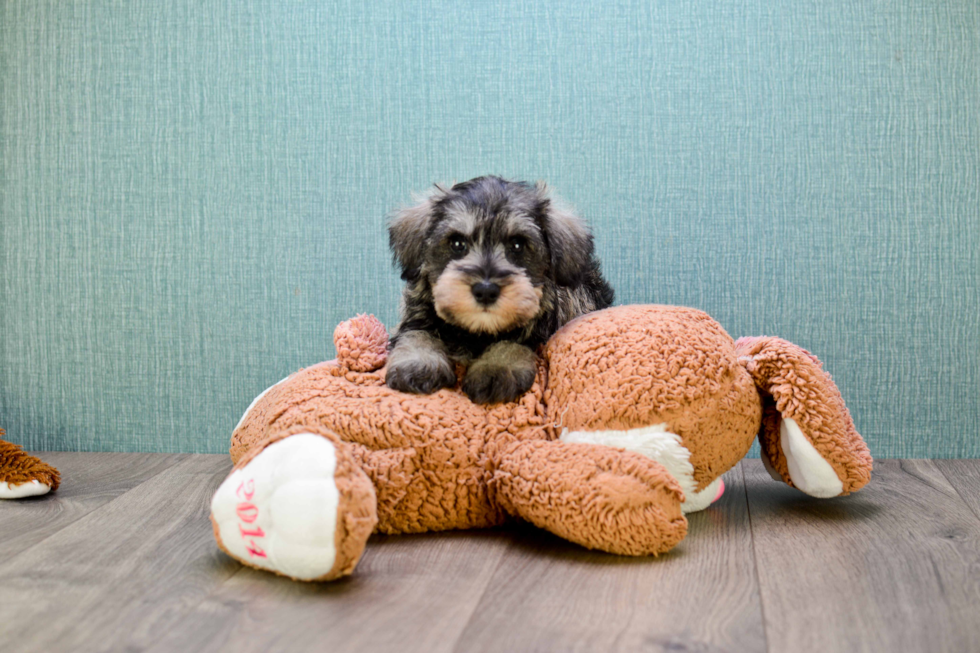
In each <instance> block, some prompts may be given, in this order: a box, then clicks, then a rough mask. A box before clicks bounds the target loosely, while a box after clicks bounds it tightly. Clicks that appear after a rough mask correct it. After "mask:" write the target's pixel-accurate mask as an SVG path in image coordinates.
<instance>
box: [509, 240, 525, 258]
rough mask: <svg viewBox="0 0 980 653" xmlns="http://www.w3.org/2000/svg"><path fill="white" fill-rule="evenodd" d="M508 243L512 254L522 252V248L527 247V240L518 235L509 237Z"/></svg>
mask: <svg viewBox="0 0 980 653" xmlns="http://www.w3.org/2000/svg"><path fill="white" fill-rule="evenodd" d="M508 244H509V246H510V251H511V252H513V253H514V254H523V253H524V250H526V249H527V241H526V240H524V239H523V238H521V237H520V236H515V237H514V238H511V239H510V243H508Z"/></svg>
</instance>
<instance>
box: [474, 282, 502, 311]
mask: <svg viewBox="0 0 980 653" xmlns="http://www.w3.org/2000/svg"><path fill="white" fill-rule="evenodd" d="M471 290H472V291H473V297H475V298H476V301H477V302H479V303H480V304H483V305H484V306H489V305H490V304H492V303H494V302H495V301H497V298H498V297H500V286H498V285H497V284H495V283H494V282H492V281H480V282H477V283H474V284H473V285H472V286H471Z"/></svg>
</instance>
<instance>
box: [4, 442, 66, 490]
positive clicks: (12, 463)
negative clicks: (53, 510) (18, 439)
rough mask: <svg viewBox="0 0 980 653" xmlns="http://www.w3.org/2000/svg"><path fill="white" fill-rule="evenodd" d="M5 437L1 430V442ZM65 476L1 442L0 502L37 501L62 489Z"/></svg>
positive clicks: (15, 447)
mask: <svg viewBox="0 0 980 653" xmlns="http://www.w3.org/2000/svg"><path fill="white" fill-rule="evenodd" d="M3 435H4V432H3V429H0V438H2V437H3ZM60 483H61V475H60V474H59V473H58V470H56V469H55V468H54V467H52V466H51V465H48V464H46V463H43V462H41V461H40V460H38V459H37V458H35V457H34V456H31V455H28V454H27V453H25V452H24V450H23V449H21V448H20V447H19V446H17V445H16V444H13V443H11V442H6V441H5V440H2V439H0V499H21V498H24V497H36V496H40V495H42V494H47V493H48V492H53V491H54V490H57V489H58V485H59V484H60Z"/></svg>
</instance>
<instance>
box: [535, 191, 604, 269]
mask: <svg viewBox="0 0 980 653" xmlns="http://www.w3.org/2000/svg"><path fill="white" fill-rule="evenodd" d="M536 187H537V190H538V195H539V197H540V198H541V202H542V209H543V213H544V231H545V235H546V237H547V239H548V249H549V250H550V253H551V257H550V259H551V271H552V274H553V276H554V280H555V283H557V284H558V285H560V286H570V287H574V286H577V285H579V284H581V283H582V282H583V281H584V280H585V278H586V276H587V275H588V274H589V270H591V269H592V265H593V264H592V257H593V252H594V251H595V248H594V246H593V244H592V233H591V232H590V231H589V228H588V226H587V225H586V224H585V222H584V221H583V220H582V219H581V218H580V217H578V216H577V215H576V214H575V212H574V211H573V210H572V209H571V207H569V206H568V205H566V204H565V203H564V202H562V201H561V200H560V199H559V198H557V197H555V196H554V195H553V194H552V193H551V189H549V188H548V186H547V185H546V184H545V183H544V182H540V181H539V182H538V183H537V184H536Z"/></svg>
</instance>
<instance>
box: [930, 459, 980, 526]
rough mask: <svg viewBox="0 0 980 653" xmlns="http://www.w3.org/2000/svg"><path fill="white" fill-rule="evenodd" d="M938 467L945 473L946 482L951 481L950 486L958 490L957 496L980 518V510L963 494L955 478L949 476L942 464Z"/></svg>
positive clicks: (937, 466)
mask: <svg viewBox="0 0 980 653" xmlns="http://www.w3.org/2000/svg"><path fill="white" fill-rule="evenodd" d="M978 465H980V461H978ZM936 469H938V470H939V473H940V474H942V475H943V478H945V479H946V482H947V483H949V484H950V486H951V487H952V488H953V491H954V492H956V496H957V497H958V498H959V500H960V501H962V502H963V503H964V504H965V505H966V507H967V509H968V510H969V511H970V512H972V513H973V515H974V516H975V517H976V518H977V519H978V520H980V511H978V510H976V509H974V507H973V505H972V503H971V502H970V501H968V500H967V498H966V497H965V496H963V493H962V492H961V491H960V487H959V485H957V484H956V483H955V482H954V480H953V479H952V478H950V477H949V474H947V473H946V471H945V470H944V469H943V466H942V465H936Z"/></svg>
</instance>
